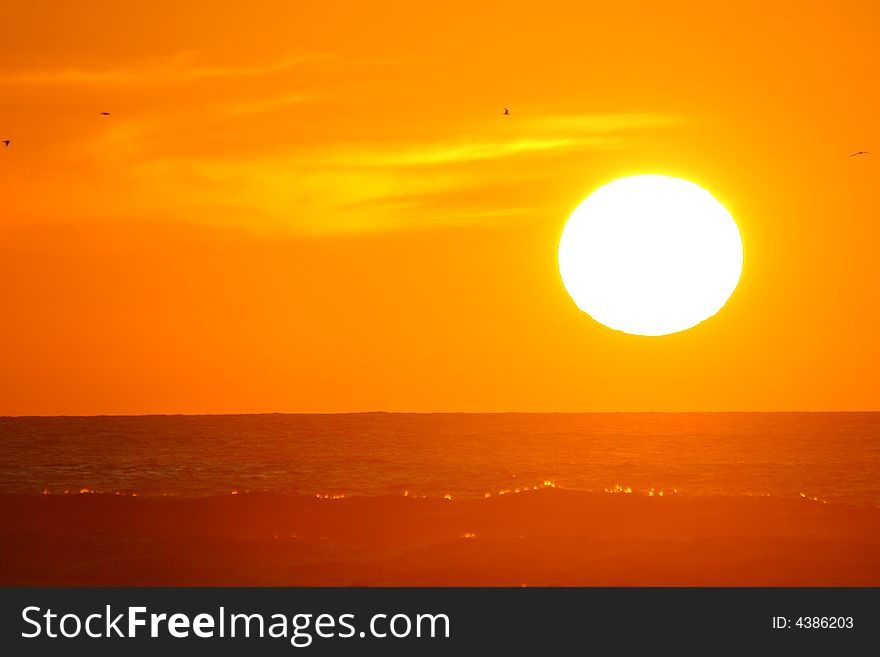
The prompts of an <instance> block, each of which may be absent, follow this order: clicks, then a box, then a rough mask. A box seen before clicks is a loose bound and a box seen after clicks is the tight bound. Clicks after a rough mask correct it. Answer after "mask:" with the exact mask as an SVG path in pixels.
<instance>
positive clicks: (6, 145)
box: [2, 139, 11, 148]
mask: <svg viewBox="0 0 880 657" xmlns="http://www.w3.org/2000/svg"><path fill="white" fill-rule="evenodd" d="M2 143H3V145H4V146H5V147H6V148H9V144H10V143H11V140H9V139H4V140H3V142H2Z"/></svg>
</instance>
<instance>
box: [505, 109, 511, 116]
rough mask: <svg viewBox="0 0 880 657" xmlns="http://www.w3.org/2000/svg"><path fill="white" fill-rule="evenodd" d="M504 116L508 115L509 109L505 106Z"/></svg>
mask: <svg viewBox="0 0 880 657" xmlns="http://www.w3.org/2000/svg"><path fill="white" fill-rule="evenodd" d="M504 116H510V110H509V109H507V108H506V107H505V108H504Z"/></svg>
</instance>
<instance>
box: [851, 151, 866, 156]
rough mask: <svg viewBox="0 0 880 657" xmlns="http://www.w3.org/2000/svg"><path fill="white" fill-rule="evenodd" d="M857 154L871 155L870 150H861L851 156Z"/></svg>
mask: <svg viewBox="0 0 880 657" xmlns="http://www.w3.org/2000/svg"><path fill="white" fill-rule="evenodd" d="M856 155H870V153H869V152H868V151H859V152H858V153H853V154H852V155H850V157H855V156H856Z"/></svg>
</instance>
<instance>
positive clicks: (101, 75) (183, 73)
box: [0, 51, 332, 85]
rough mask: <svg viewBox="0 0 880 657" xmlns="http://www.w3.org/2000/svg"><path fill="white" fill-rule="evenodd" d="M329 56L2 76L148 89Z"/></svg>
mask: <svg viewBox="0 0 880 657" xmlns="http://www.w3.org/2000/svg"><path fill="white" fill-rule="evenodd" d="M331 57H332V55H330V54H326V53H304V54H293V55H285V56H283V57H278V58H276V59H273V60H270V61H264V62H260V63H254V64H249V65H242V64H222V63H210V62H207V61H205V60H206V59H207V55H206V54H205V53H203V52H195V51H187V52H182V53H176V54H173V55H166V56H161V57H154V58H149V59H140V60H134V61H130V62H127V63H125V64H123V65H120V66H116V67H99V66H95V67H62V68H55V69H37V70H24V71H10V72H7V73H0V81H2V82H4V83H7V84H15V83H17V84H39V85H50V84H94V85H145V84H169V83H181V82H193V81H196V80H206V79H213V78H234V77H247V76H263V75H272V74H276V73H282V72H284V71H289V70H291V69H293V68H295V67H297V66H300V65H302V64H306V63H311V62H318V61H325V60H328V59H330V58H331Z"/></svg>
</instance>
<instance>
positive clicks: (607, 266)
mask: <svg viewBox="0 0 880 657" xmlns="http://www.w3.org/2000/svg"><path fill="white" fill-rule="evenodd" d="M742 263H743V247H742V238H741V237H740V234H739V229H738V228H737V225H736V222H735V221H734V220H733V217H732V216H731V215H730V213H729V212H728V211H727V209H726V208H725V207H724V206H723V205H721V203H719V202H718V201H717V200H716V199H715V197H714V196H712V194H710V193H709V192H708V191H706V190H705V189H703V188H702V187H700V186H699V185H696V184H694V183H692V182H689V181H687V180H682V179H680V178H671V177H669V176H657V175H647V176H630V177H627V178H620V179H618V180H615V181H613V182H610V183H608V184H607V185H604V186H602V187H600V188H599V189H597V190H596V191H595V192H593V193H592V194H591V195H590V196H589V197H588V198H587V199H586V200H585V201H584V202H583V203H581V204H580V205H579V206H578V207H577V208H576V209H575V211H574V212H573V213H572V215H571V217H569V219H568V222H567V223H566V224H565V229H564V230H563V231H562V238H561V239H560V242H559V273H560V274H561V276H562V282H563V284H564V285H565V289H566V290H567V291H568V293H569V294H570V295H571V298H572V299H573V300H574V302H575V303H576V304H577V306H578V308H580V309H581V310H583V311H584V312H585V313H587V314H588V315H590V317H592V318H593V319H595V320H596V321H597V322H599V323H601V324H604V325H605V326H607V327H609V328H612V329H616V330H618V331H623V332H625V333H632V334H635V335H666V334H669V333H677V332H679V331H684V330H685V329H689V328H691V327H693V326H696V325H697V324H699V323H700V322H702V321H703V320H705V319H708V318H709V317H712V316H713V315H714V314H715V313H717V312H718V311H719V310H721V308H722V307H723V306H724V304H725V302H726V301H727V299H728V298H730V295H731V294H733V291H734V290H735V289H736V286H737V283H738V282H739V278H740V274H741V273H742Z"/></svg>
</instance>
